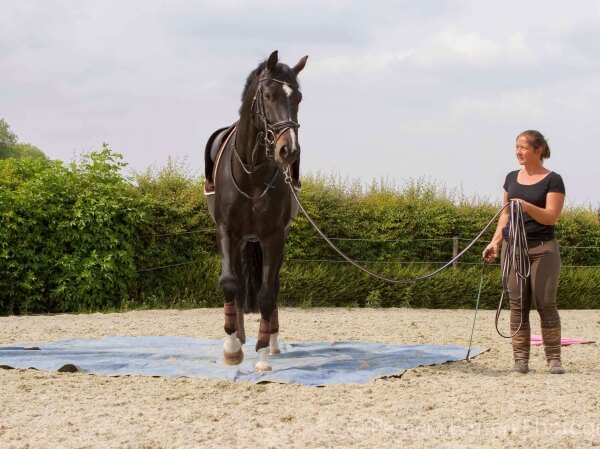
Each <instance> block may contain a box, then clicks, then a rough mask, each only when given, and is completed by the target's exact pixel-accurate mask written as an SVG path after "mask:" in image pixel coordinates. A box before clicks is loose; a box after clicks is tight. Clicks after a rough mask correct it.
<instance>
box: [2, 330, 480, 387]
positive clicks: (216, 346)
mask: <svg viewBox="0 0 600 449" xmlns="http://www.w3.org/2000/svg"><path fill="white" fill-rule="evenodd" d="M255 342H256V340H250V339H249V341H248V342H247V343H246V344H245V345H244V348H243V349H244V355H245V359H244V361H243V363H242V364H240V365H238V366H234V367H230V366H226V365H224V364H223V361H222V351H223V340H206V339H200V338H191V337H174V336H162V337H105V338H102V339H99V340H92V339H72V340H60V341H55V342H50V343H42V344H37V345H36V346H15V345H11V346H0V365H6V366H10V367H12V368H36V369H40V370H48V371H55V370H58V369H59V368H61V367H63V366H64V365H67V364H73V365H75V366H77V367H78V368H79V370H80V371H83V372H86V373H98V374H104V375H109V376H124V375H142V376H161V377H205V378H211V379H229V380H231V381H234V382H254V383H258V382H279V383H297V384H302V385H312V386H321V385H328V384H365V383H368V382H370V381H372V380H374V379H376V378H381V377H389V376H400V375H402V374H403V373H404V372H405V371H406V370H407V369H409V368H414V367H417V366H425V365H437V364H441V363H445V362H451V361H458V360H464V359H465V358H466V355H467V349H466V348H463V347H460V346H448V345H388V344H379V343H367V342H354V341H339V342H308V343H285V342H281V343H280V347H281V354H280V355H276V356H271V357H270V363H271V365H272V366H273V371H270V372H255V371H254V365H255V363H256V361H257V356H256V351H255V350H254V344H255ZM484 351H485V349H479V348H473V349H471V354H470V355H471V356H472V357H474V356H476V355H478V354H480V353H482V352H484Z"/></svg>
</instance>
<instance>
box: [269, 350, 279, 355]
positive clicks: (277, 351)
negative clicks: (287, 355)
mask: <svg viewBox="0 0 600 449" xmlns="http://www.w3.org/2000/svg"><path fill="white" fill-rule="evenodd" d="M269 354H270V355H277V354H281V349H279V348H272V349H270V350H269Z"/></svg>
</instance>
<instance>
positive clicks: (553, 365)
mask: <svg viewBox="0 0 600 449" xmlns="http://www.w3.org/2000/svg"><path fill="white" fill-rule="evenodd" d="M541 324H542V340H543V341H544V352H545V353H546V360H547V361H548V367H549V368H550V373H552V374H563V373H564V372H565V369H564V368H563V366H562V363H561V361H560V349H561V348H560V320H556V321H542V323H541Z"/></svg>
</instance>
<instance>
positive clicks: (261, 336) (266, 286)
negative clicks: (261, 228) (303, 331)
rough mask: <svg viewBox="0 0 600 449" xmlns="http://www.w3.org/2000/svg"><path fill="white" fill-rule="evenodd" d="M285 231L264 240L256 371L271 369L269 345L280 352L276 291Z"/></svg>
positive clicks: (258, 298) (273, 352)
mask: <svg viewBox="0 0 600 449" xmlns="http://www.w3.org/2000/svg"><path fill="white" fill-rule="evenodd" d="M284 242H285V235H284V234H283V233H281V234H280V235H276V236H274V237H271V238H269V239H265V240H264V241H261V244H262V250H263V266H262V287H261V289H260V292H259V293H258V297H257V303H258V310H259V312H260V325H259V329H258V339H257V342H256V352H257V353H258V362H257V363H256V366H255V368H256V370H257V371H271V369H272V368H271V365H270V364H269V348H270V349H271V351H270V352H271V354H279V352H280V350H279V346H278V343H277V335H278V333H279V317H278V312H277V295H278V293H279V269H280V268H281V262H282V260H283V245H284Z"/></svg>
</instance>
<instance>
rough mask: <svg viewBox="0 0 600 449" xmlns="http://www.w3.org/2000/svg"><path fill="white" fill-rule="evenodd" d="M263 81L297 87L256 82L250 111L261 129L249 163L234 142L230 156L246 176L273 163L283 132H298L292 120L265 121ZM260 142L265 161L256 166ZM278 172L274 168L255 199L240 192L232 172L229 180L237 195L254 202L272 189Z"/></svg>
mask: <svg viewBox="0 0 600 449" xmlns="http://www.w3.org/2000/svg"><path fill="white" fill-rule="evenodd" d="M264 81H274V82H276V83H280V84H283V85H286V86H291V87H296V88H297V87H298V85H297V84H292V83H288V82H286V81H281V80H278V79H275V78H260V79H259V80H258V85H257V87H256V92H255V93H254V97H253V98H252V105H251V107H250V110H251V112H252V114H256V115H257V116H258V118H259V119H260V122H261V124H262V127H261V129H260V128H259V129H260V131H259V133H258V134H257V136H256V142H255V144H254V148H253V149H252V156H251V159H250V163H246V162H244V161H243V160H242V158H241V156H240V154H239V153H238V150H237V145H236V142H235V141H234V144H233V154H232V156H233V155H235V157H236V159H237V160H238V162H239V163H240V165H241V166H242V169H243V170H244V172H245V173H246V174H248V175H251V174H252V173H254V172H255V171H256V170H258V169H259V168H261V167H263V166H264V165H266V164H268V163H270V162H271V161H273V160H274V159H275V144H276V143H277V140H278V139H279V137H280V136H281V135H282V134H283V133H284V132H286V131H287V130H288V129H294V130H298V128H299V127H300V124H299V123H298V122H294V121H292V120H282V121H280V122H276V123H269V120H268V119H267V114H266V112H265V103H264V99H263V82H264ZM261 140H262V143H263V145H264V147H265V156H266V159H265V160H264V161H263V162H261V163H259V164H256V163H255V160H256V151H257V150H258V147H259V146H260V144H261ZM278 172H279V168H276V169H275V172H274V174H273V176H272V177H271V178H270V180H269V181H268V182H265V186H266V187H265V189H264V190H263V192H262V193H261V194H260V195H258V196H257V197H252V196H250V195H248V194H247V193H246V192H244V191H243V190H242V188H241V187H240V186H239V185H238V183H237V181H236V180H235V177H234V176H233V172H232V173H231V179H232V181H233V185H234V186H235V188H236V190H237V191H238V192H239V193H241V194H242V195H243V196H244V197H246V198H248V199H250V200H254V201H255V200H258V199H260V198H262V197H263V196H265V195H266V194H267V192H268V191H269V190H270V189H273V188H274V182H275V179H276V178H277V173H278Z"/></svg>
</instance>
